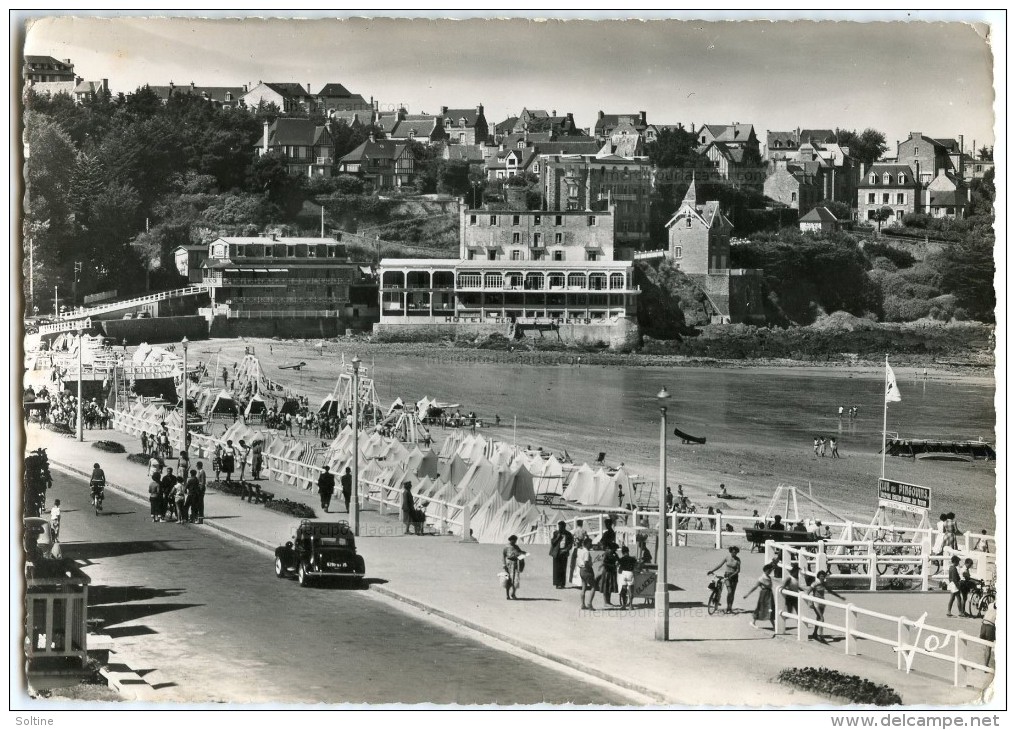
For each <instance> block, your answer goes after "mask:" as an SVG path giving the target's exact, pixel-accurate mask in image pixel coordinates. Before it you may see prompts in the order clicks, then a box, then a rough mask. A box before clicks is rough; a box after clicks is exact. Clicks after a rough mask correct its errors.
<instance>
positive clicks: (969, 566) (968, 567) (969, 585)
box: [960, 558, 977, 615]
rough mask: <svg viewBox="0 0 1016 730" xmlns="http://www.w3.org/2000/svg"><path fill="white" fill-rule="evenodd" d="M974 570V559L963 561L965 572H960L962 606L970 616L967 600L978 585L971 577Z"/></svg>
mask: <svg viewBox="0 0 1016 730" xmlns="http://www.w3.org/2000/svg"><path fill="white" fill-rule="evenodd" d="M973 569H974V561H973V559H972V558H967V559H966V560H964V561H963V570H961V571H960V606H961V607H963V610H964V611H966V612H967V615H970V612H969V611H967V599H968V598H969V597H970V591H972V590H973V589H974V587H975V586H976V585H977V581H975V580H974V577H973V575H971V571H972V570H973Z"/></svg>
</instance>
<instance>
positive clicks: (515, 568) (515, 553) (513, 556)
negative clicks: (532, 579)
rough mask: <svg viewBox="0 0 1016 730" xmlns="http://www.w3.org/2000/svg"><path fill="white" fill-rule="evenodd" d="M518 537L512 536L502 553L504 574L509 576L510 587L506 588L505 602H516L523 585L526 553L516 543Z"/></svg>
mask: <svg viewBox="0 0 1016 730" xmlns="http://www.w3.org/2000/svg"><path fill="white" fill-rule="evenodd" d="M518 539H519V538H518V537H517V536H515V535H511V536H510V537H509V538H508V545H507V546H506V547H505V549H504V550H502V551H501V560H502V562H503V564H504V572H505V573H507V574H508V585H506V586H505V588H504V597H505V600H509V601H511V600H515V598H516V595H515V592H516V591H517V590H518V588H519V584H520V583H521V574H522V566H523V561H524V560H525V555H526V554H525V552H523V551H522V548H520V547H519V546H518V545H517V544H516V543H517V542H518Z"/></svg>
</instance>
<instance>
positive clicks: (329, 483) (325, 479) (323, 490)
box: [317, 466, 335, 512]
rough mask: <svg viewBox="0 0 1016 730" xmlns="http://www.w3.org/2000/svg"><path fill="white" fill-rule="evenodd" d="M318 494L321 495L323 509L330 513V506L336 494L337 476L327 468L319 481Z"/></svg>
mask: <svg viewBox="0 0 1016 730" xmlns="http://www.w3.org/2000/svg"><path fill="white" fill-rule="evenodd" d="M317 490H318V494H319V495H321V509H322V510H324V511H325V512H327V511H328V505H330V504H331V503H332V494H333V493H334V492H335V475H334V474H332V472H331V470H330V469H329V468H328V467H327V466H326V467H325V468H324V471H322V472H321V476H319V477H318V480H317Z"/></svg>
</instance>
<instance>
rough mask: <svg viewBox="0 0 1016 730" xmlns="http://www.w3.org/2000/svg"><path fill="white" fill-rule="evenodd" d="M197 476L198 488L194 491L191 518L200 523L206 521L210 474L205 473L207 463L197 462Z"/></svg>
mask: <svg viewBox="0 0 1016 730" xmlns="http://www.w3.org/2000/svg"><path fill="white" fill-rule="evenodd" d="M195 471H196V472H197V473H196V474H195V477H197V480H198V486H197V489H196V490H195V492H194V509H193V511H192V512H191V519H193V520H194V521H195V522H197V523H198V524H199V525H200V524H203V523H204V521H205V489H206V488H207V486H208V475H207V474H205V465H204V464H202V463H201V462H200V461H199V462H198V463H197V469H195Z"/></svg>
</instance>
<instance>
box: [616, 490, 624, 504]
mask: <svg viewBox="0 0 1016 730" xmlns="http://www.w3.org/2000/svg"><path fill="white" fill-rule="evenodd" d="M617 506H618V507H624V487H622V486H621V485H620V484H618V485H617Z"/></svg>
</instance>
